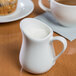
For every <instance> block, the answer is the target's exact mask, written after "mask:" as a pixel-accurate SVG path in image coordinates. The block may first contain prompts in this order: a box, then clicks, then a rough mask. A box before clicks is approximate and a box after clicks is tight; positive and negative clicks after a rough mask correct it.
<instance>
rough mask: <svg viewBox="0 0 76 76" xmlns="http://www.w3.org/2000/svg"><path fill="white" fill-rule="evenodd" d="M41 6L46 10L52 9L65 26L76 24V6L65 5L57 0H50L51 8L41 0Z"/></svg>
mask: <svg viewBox="0 0 76 76" xmlns="http://www.w3.org/2000/svg"><path fill="white" fill-rule="evenodd" d="M39 6H40V7H41V8H42V9H43V10H44V11H50V12H52V14H53V15H54V17H55V18H56V20H57V21H58V22H59V23H60V24H62V25H64V26H74V25H76V6H75V5H65V4H61V3H59V2H57V1H56V0H50V6H51V8H47V7H45V6H44V5H43V4H42V0H39Z"/></svg>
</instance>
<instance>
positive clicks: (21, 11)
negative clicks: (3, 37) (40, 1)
mask: <svg viewBox="0 0 76 76" xmlns="http://www.w3.org/2000/svg"><path fill="white" fill-rule="evenodd" d="M33 10H34V4H33V2H32V1H31V0H18V5H17V9H16V11H15V12H14V13H12V14H10V15H7V16H0V23H5V22H11V21H16V20H19V19H21V18H23V17H26V16H28V15H29V14H30V13H32V11H33Z"/></svg>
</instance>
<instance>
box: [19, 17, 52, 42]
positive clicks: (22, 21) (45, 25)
mask: <svg viewBox="0 0 76 76" xmlns="http://www.w3.org/2000/svg"><path fill="white" fill-rule="evenodd" d="M27 20H35V21H38V22H40V23H42V24H43V25H44V27H47V28H48V29H49V30H50V32H49V34H48V35H47V36H46V37H44V38H42V39H35V38H32V37H31V36H30V35H27V33H26V32H24V31H23V29H22V25H23V23H24V21H27ZM20 29H21V31H22V32H23V33H24V34H25V35H26V36H27V37H28V38H29V39H30V40H33V41H36V42H37V41H38V42H39V41H40V42H41V41H44V40H46V39H48V38H49V37H50V38H51V36H53V30H52V29H51V27H49V26H48V25H47V24H45V23H44V22H42V21H40V20H38V19H34V18H25V19H23V20H21V22H20Z"/></svg>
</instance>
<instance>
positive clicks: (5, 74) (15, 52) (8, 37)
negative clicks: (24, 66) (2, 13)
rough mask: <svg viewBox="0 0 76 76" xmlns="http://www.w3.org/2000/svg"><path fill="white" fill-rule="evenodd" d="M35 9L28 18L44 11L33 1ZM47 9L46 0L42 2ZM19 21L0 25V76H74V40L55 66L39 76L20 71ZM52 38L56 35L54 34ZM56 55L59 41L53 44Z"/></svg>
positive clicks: (75, 57)
mask: <svg viewBox="0 0 76 76" xmlns="http://www.w3.org/2000/svg"><path fill="white" fill-rule="evenodd" d="M33 2H34V4H35V9H34V11H33V12H32V14H31V15H29V16H28V18H29V17H35V16H37V15H39V14H41V13H43V12H44V11H42V10H41V9H40V7H39V6H38V0H33ZM43 3H44V4H45V5H46V6H48V7H49V3H48V1H47V0H44V2H43ZM20 21H21V20H19V21H15V22H11V23H5V24H0V76H76V40H74V41H72V42H70V41H69V40H67V42H68V47H67V49H66V51H65V52H64V53H63V54H62V55H61V57H60V58H59V59H58V60H57V62H56V64H55V65H54V66H53V67H52V68H51V69H50V70H49V71H48V72H47V73H44V74H41V75H33V74H30V73H27V72H25V71H22V70H21V66H20V64H19V52H20V48H21V42H22V35H21V31H20V28H19V24H20ZM54 36H58V34H56V33H54ZM54 47H55V50H56V54H58V53H59V52H60V51H61V50H62V44H61V43H60V42H59V41H55V42H54Z"/></svg>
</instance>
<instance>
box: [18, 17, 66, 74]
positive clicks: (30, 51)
mask: <svg viewBox="0 0 76 76" xmlns="http://www.w3.org/2000/svg"><path fill="white" fill-rule="evenodd" d="M27 27H31V28H33V27H36V28H43V29H45V30H47V32H48V35H47V36H46V37H44V38H42V39H34V38H32V37H31V36H29V35H28V34H27V33H26V32H25V30H26V29H25V28H27ZM20 28H21V31H22V35H23V41H22V47H21V51H20V56H19V60H20V64H21V66H22V68H23V69H25V70H26V71H28V72H30V73H34V74H40V73H44V72H47V71H48V70H49V69H50V68H51V67H52V66H53V65H54V64H55V62H56V60H57V59H58V57H59V56H60V55H61V54H62V53H63V52H64V51H65V49H66V47H67V42H66V40H65V39H64V38H62V37H60V36H56V37H53V30H52V29H51V28H50V27H49V26H47V25H46V24H44V23H43V22H41V21H39V20H37V19H33V18H26V19H24V20H22V21H21V23H20ZM28 31H29V30H28ZM54 40H59V41H61V42H62V43H63V46H64V47H63V50H62V51H61V52H60V53H59V55H57V56H55V51H54V48H53V41H54Z"/></svg>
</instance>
